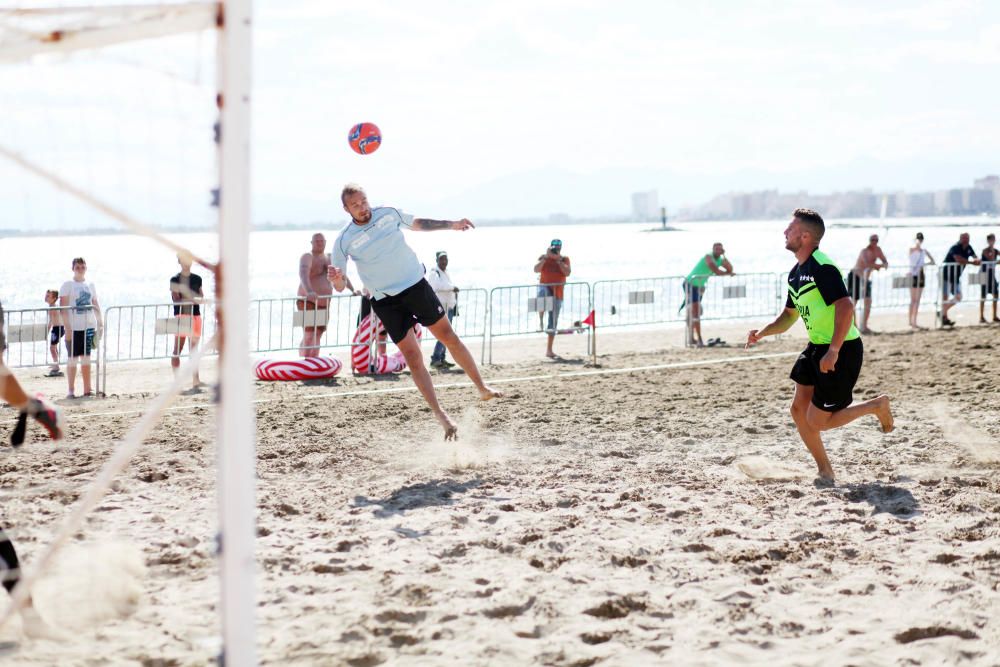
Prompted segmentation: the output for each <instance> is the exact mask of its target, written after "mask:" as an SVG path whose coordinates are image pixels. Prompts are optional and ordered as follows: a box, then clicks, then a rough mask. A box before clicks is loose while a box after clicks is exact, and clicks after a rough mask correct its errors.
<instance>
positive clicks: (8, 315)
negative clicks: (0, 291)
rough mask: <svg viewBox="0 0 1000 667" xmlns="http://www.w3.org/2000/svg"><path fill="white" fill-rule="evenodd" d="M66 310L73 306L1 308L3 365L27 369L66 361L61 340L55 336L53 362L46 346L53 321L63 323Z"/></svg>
mask: <svg viewBox="0 0 1000 667" xmlns="http://www.w3.org/2000/svg"><path fill="white" fill-rule="evenodd" d="M87 308H90V306H87ZM70 310H76V306H66V307H61V306H53V307H52V308H26V309H23V310H5V311H4V319H5V321H6V326H5V329H4V331H5V332H6V337H7V351H6V352H5V353H4V356H5V358H6V364H7V365H8V366H10V367H12V368H31V367H35V366H50V365H52V364H54V363H59V364H64V363H66V358H67V352H66V346H65V339H64V338H60V339H59V342H58V345H57V349H56V353H57V355H58V356H57V359H58V361H57V362H54V361H53V360H52V357H51V356H50V352H49V346H50V335H51V329H52V326H53V324H54V323H57V322H58V323H61V322H63V321H64V320H63V319H62V318H63V317H64V316H63V313H66V312H68V311H70ZM60 326H62V325H61V324H60Z"/></svg>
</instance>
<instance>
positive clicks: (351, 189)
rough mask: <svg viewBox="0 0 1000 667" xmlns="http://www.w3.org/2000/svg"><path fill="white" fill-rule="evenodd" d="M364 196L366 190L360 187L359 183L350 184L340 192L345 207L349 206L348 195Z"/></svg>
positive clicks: (341, 201)
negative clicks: (359, 194)
mask: <svg viewBox="0 0 1000 667" xmlns="http://www.w3.org/2000/svg"><path fill="white" fill-rule="evenodd" d="M359 192H360V193H361V194H364V193H365V189H364V188H363V187H361V186H360V185H358V184H357V183H348V184H347V185H345V186H344V189H343V190H341V191H340V203H341V204H343V205H344V206H346V205H347V197H348V195H356V194H358V193H359Z"/></svg>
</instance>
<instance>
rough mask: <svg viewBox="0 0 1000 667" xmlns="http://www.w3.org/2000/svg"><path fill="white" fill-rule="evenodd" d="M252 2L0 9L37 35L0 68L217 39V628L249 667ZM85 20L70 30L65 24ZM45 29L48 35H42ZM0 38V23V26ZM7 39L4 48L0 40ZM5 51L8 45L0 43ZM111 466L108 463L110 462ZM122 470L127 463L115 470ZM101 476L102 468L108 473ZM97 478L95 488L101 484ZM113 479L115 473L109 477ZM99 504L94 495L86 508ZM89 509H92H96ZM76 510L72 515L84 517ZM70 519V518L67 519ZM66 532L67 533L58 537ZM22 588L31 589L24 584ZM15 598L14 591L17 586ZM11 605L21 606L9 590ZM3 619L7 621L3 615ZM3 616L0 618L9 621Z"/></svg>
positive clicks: (228, 650)
mask: <svg viewBox="0 0 1000 667" xmlns="http://www.w3.org/2000/svg"><path fill="white" fill-rule="evenodd" d="M252 8H253V2H252V0H219V1H218V2H187V3H160V4H149V5H117V6H107V5H104V6H101V5H95V6H90V7H50V8H24V9H0V19H3V18H5V17H15V18H18V19H21V20H22V21H27V22H28V23H32V24H34V25H39V26H43V27H42V28H40V29H39V30H38V31H35V30H34V29H29V30H25V31H20V32H13V33H12V32H7V33H5V32H3V31H2V30H0V64H2V63H9V62H18V61H24V60H28V59H31V58H33V57H34V56H36V55H41V54H46V53H67V52H73V51H79V50H84V49H93V48H98V47H101V46H109V45H113V44H120V43H124V42H131V41H138V40H144V39H150V38H155V37H165V36H167V35H172V34H179V33H188V32H194V31H200V30H205V29H211V28H214V29H215V30H216V32H217V44H218V48H217V55H216V58H217V63H216V73H215V77H216V90H217V95H216V100H217V102H218V107H219V124H220V132H219V135H220V136H219V143H218V156H219V187H220V190H221V196H220V202H219V227H218V233H219V266H218V280H219V282H220V284H221V285H222V286H223V287H222V289H221V290H220V291H221V302H220V304H219V305H220V309H221V311H222V312H223V313H224V320H223V321H220V327H219V334H220V335H219V351H220V373H219V410H218V419H217V428H218V436H217V446H216V448H217V452H218V454H217V456H218V484H217V491H218V503H219V534H218V545H217V546H218V552H219V559H220V587H221V604H220V611H221V617H222V618H221V622H222V639H223V648H222V651H223V653H222V655H221V656H220V664H223V665H230V666H231V665H238V666H240V667H243V666H244V665H256V664H257V650H256V629H255V617H256V595H255V592H254V576H255V571H256V565H255V557H254V544H255V538H256V531H255V516H256V502H255V466H256V449H255V434H256V428H255V425H254V413H253V410H252V401H253V385H252V383H251V380H250V370H249V358H250V350H249V341H248V339H247V336H246V331H247V330H248V326H249V271H248V254H249V233H250V164H249V162H250V102H251V99H250V89H251V26H252V20H251V19H252ZM78 15H86V19H85V20H82V21H79V20H78V21H77V22H75V23H72V22H70V23H65V24H60V23H59V21H60V20H63V19H72V18H73V17H76V16H78ZM46 25H51V26H52V28H51V29H49V28H45V27H44V26H46ZM0 28H2V22H0ZM4 38H7V39H6V40H5V39H4ZM5 42H6V43H5ZM0 157H5V158H9V159H11V160H13V161H14V162H16V163H18V164H20V165H21V166H22V167H24V168H26V169H27V170H29V171H31V172H33V173H34V174H35V175H36V176H39V177H41V178H44V179H46V180H48V181H49V182H50V183H52V184H53V185H54V186H55V187H57V188H59V189H61V190H63V191H64V192H67V193H69V194H70V195H71V196H73V197H76V198H77V199H79V200H81V201H83V202H85V203H86V204H88V205H90V206H92V207H94V208H97V209H99V210H101V211H102V212H103V213H104V214H106V215H108V216H110V217H112V218H116V219H118V220H120V221H122V222H124V223H125V224H126V225H127V226H128V227H130V228H131V229H133V230H138V231H142V232H143V233H146V234H148V235H150V236H154V237H156V238H157V239H158V240H159V241H161V242H162V243H164V244H166V245H168V246H170V247H172V248H174V249H175V250H176V249H178V248H177V246H176V244H173V243H171V242H170V241H169V240H167V239H165V238H163V237H161V236H160V235H158V234H156V233H155V232H154V231H152V230H151V229H149V228H147V227H146V226H145V225H143V224H141V223H140V222H138V221H135V220H133V219H131V218H129V217H128V216H127V215H125V214H123V213H121V212H120V211H118V210H117V209H116V208H115V207H114V206H112V205H110V204H108V203H106V202H102V201H100V200H98V199H96V198H94V197H91V196H90V195H89V194H88V193H86V192H84V191H82V190H80V189H79V188H77V187H75V186H74V185H73V184H71V183H67V182H66V181H63V180H62V179H60V178H59V177H58V176H56V175H54V174H50V173H48V172H46V171H44V170H43V169H41V168H39V167H37V166H36V165H33V164H32V163H30V162H29V161H28V160H26V159H24V158H23V157H22V156H20V155H18V154H16V153H13V152H11V151H8V150H6V149H3V148H2V147H0ZM109 464H110V462H109ZM122 465H124V462H123V463H122ZM106 468H108V467H106ZM105 472H107V470H105V471H102V478H103V477H105V475H104V473H105ZM111 472H112V473H113V470H112V471H111ZM99 495H103V491H102V490H100V489H92V493H90V494H88V496H89V497H91V498H96V497H97V496H99ZM93 502H95V503H96V499H94V500H93ZM86 508H87V505H86V504H83V505H82V506H81V507H80V508H78V509H79V513H80V514H82V512H84V511H86ZM74 516H76V514H75V515H74ZM64 531H65V527H64ZM24 583H26V584H27V583H28V582H27V581H25V582H24ZM19 588H21V587H20V586H19ZM14 592H15V598H14V600H13V603H14V604H16V603H17V602H18V599H19V598H20V599H21V600H22V601H23V599H24V598H26V597H27V592H26V591H18V590H16V589H15V591H14ZM8 616H9V612H8ZM6 617H7V616H5V617H4V619H6Z"/></svg>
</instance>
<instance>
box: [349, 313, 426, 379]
mask: <svg viewBox="0 0 1000 667" xmlns="http://www.w3.org/2000/svg"><path fill="white" fill-rule="evenodd" d="M372 324H373V316H372V314H370V313H369V314H368V315H365V317H364V319H362V320H361V325H360V326H359V327H358V330H357V331H355V332H354V340H353V341H352V342H353V343H354V347H353V348H351V368H352V369H354V372H355V373H362V374H367V373H370V372H371V371H372V353H371V348H372V345H371V343H372V340H373V339H375V340H376V341H377V339H378V337H379V336H381V335H382V334H383V333H384V332H385V327H384V326H382V322H380V321H379V319H378V318H374V326H372ZM413 333H414V334H416V336H417V340H420V338H421V337H422V336H423V333H424V331H423V327H421V326H420V325H419V324H414V325H413ZM376 349H377V348H376ZM404 368H406V358H405V357H403V353H402V352H398V351H397V352H394V353H393V354H385V355H382V356H376V358H375V373H378V374H382V373H398V372H400V371H401V370H403V369H404Z"/></svg>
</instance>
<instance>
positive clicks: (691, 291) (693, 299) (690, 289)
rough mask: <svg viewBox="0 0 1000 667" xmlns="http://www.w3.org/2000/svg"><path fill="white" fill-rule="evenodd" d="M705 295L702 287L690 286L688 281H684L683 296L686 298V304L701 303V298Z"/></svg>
mask: <svg viewBox="0 0 1000 667" xmlns="http://www.w3.org/2000/svg"><path fill="white" fill-rule="evenodd" d="M704 294H705V288H704V287H698V286H696V285H692V284H691V283H689V282H688V281H686V280H685V281H684V296H686V297H687V302H688V303H689V304H691V303H701V297H702V295H704Z"/></svg>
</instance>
